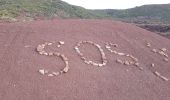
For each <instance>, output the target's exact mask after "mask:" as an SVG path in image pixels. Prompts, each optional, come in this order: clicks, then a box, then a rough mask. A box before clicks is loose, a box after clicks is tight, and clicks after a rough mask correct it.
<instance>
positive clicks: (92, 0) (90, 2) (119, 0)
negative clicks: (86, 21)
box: [63, 0, 170, 9]
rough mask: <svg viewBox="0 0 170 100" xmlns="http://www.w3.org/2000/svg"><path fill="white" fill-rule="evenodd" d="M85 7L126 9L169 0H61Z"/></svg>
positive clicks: (164, 2)
mask: <svg viewBox="0 0 170 100" xmlns="http://www.w3.org/2000/svg"><path fill="white" fill-rule="evenodd" d="M63 1H65V2H68V3H70V4H73V5H78V6H82V7H84V8H87V9H127V8H132V7H135V6H141V5H144V4H166V3H170V0H63Z"/></svg>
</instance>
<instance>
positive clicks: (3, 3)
mask: <svg viewBox="0 0 170 100" xmlns="http://www.w3.org/2000/svg"><path fill="white" fill-rule="evenodd" d="M20 15H22V16H25V17H31V18H36V17H45V18H51V17H61V18H101V16H100V15H98V14H96V13H94V12H92V11H90V10H86V9H84V8H82V7H79V6H74V5H70V4H68V3H66V2H63V1H61V0H0V18H1V19H3V18H15V17H17V16H20Z"/></svg>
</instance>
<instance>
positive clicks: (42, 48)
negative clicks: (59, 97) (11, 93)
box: [36, 41, 142, 76]
mask: <svg viewBox="0 0 170 100" xmlns="http://www.w3.org/2000/svg"><path fill="white" fill-rule="evenodd" d="M54 43H56V42H45V43H44V44H41V45H38V46H37V49H36V50H37V52H38V53H39V54H40V55H44V56H57V57H61V59H62V60H63V61H64V63H65V67H64V68H63V69H62V70H60V71H58V72H55V71H48V70H46V69H40V70H39V72H40V73H41V74H43V75H47V76H58V75H60V74H63V73H67V72H68V71H69V69H70V67H69V63H68V58H67V57H66V56H65V55H64V54H61V53H59V52H47V51H45V47H46V46H51V45H53V44H54ZM83 44H89V45H92V46H95V47H96V48H97V49H98V50H99V51H100V54H101V58H102V62H101V63H96V62H94V61H90V60H87V58H86V57H85V56H84V55H83V53H81V51H80V49H79V47H80V46H81V45H83ZM62 45H64V41H59V42H58V45H57V47H61V46H62ZM111 46H114V47H117V46H118V45H117V44H112V43H107V44H106V49H108V50H109V51H110V52H111V53H114V54H117V55H119V56H126V57H129V58H131V59H132V61H123V60H117V62H118V63H120V64H125V65H135V66H137V67H139V63H138V62H137V61H138V60H137V58H135V57H134V56H132V55H130V54H125V53H121V52H117V51H115V50H111ZM74 49H75V51H76V52H77V53H78V55H79V57H80V58H81V59H82V60H83V61H84V63H86V64H91V65H93V66H98V67H102V66H105V65H106V64H107V59H106V55H105V53H104V50H103V49H102V48H101V46H100V45H99V44H97V43H94V42H92V41H80V42H78V43H77V45H76V46H75V47H74ZM139 68H140V69H142V68H141V67H139Z"/></svg>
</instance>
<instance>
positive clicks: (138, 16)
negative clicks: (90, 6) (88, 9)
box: [94, 4, 170, 23]
mask: <svg viewBox="0 0 170 100" xmlns="http://www.w3.org/2000/svg"><path fill="white" fill-rule="evenodd" d="M94 12H97V13H99V14H102V15H105V16H106V17H111V18H114V19H118V20H124V21H131V22H136V23H170V4H154V5H144V6H140V7H135V8H131V9H125V10H114V9H104V10H94Z"/></svg>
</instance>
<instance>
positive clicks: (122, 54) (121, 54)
mask: <svg viewBox="0 0 170 100" xmlns="http://www.w3.org/2000/svg"><path fill="white" fill-rule="evenodd" d="M117 54H118V55H120V56H124V55H125V54H124V53H117Z"/></svg>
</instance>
